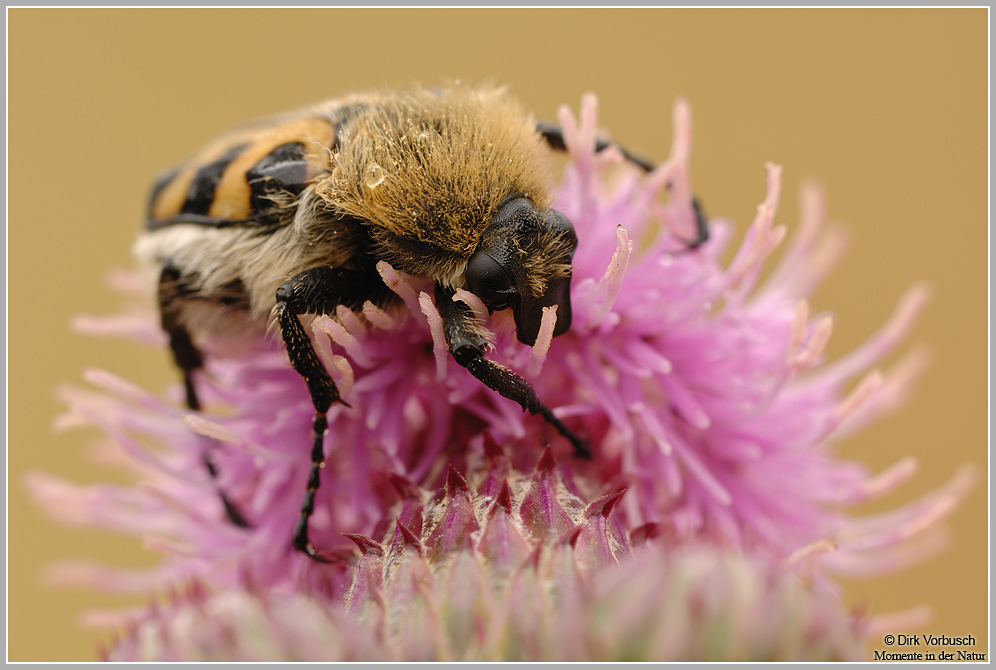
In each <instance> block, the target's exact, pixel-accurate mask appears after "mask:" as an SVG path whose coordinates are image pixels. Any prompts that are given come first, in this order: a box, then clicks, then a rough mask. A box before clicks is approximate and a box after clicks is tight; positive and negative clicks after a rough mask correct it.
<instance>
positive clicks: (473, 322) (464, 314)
mask: <svg viewBox="0 0 996 670" xmlns="http://www.w3.org/2000/svg"><path fill="white" fill-rule="evenodd" d="M454 293H455V292H454V291H453V289H450V288H444V287H442V286H440V285H439V284H437V285H436V304H437V305H438V307H439V312H440V315H441V316H442V318H443V329H444V331H445V334H446V345H447V347H449V350H450V354H451V355H452V356H453V359H454V360H455V361H456V362H457V363H459V364H460V365H462V366H463V367H465V368H467V371H468V372H470V374H472V375H474V377H476V378H477V379H478V380H480V381H481V383H483V384H484V385H485V386H487V387H488V388H489V389H491V390H492V391H497V392H498V393H500V394H501V395H502V396H504V397H506V398H508V399H509V400H514V401H515V402H517V403H519V405H521V406H522V409H523V411H528V412H529V413H530V414H534V415H535V414H538V415H540V416H541V417H543V419H544V420H545V421H546V422H547V423H549V424H550V425H551V426H553V427H554V428H556V429H557V432H558V433H560V434H561V435H563V436H564V437H566V438H567V439H568V440H569V441H570V443H571V445H572V446H573V447H574V454H575V455H576V456H578V457H580V458H591V450H590V449H589V448H588V444H587V443H586V442H585V441H584V440H582V439H581V438H580V437H578V436H577V435H575V434H574V432H573V431H572V430H571V429H570V428H568V427H567V426H566V425H565V424H564V422H563V421H561V420H560V419H559V418H557V417H556V416H555V415H554V413H553V411H552V410H551V409H550V408H549V407H547V406H546V405H544V404H543V403H542V402H541V401H540V399H539V398H538V397H537V395H536V391H535V390H533V387H532V385H531V384H530V383H529V382H528V381H526V380H525V379H524V378H522V377H520V376H519V375H517V374H515V373H514V372H512V371H511V370H509V369H508V368H506V367H504V366H502V365H499V364H498V363H495V362H494V361H492V360H489V359H487V358H485V357H484V349H485V347H486V346H487V344H488V340H487V338H486V337H485V336H484V333H483V332H481V326H480V324H479V323H478V321H477V317H476V316H475V315H474V312H473V310H472V309H471V308H470V307H469V306H467V305H466V304H464V303H463V302H457V301H454V300H453V295H454Z"/></svg>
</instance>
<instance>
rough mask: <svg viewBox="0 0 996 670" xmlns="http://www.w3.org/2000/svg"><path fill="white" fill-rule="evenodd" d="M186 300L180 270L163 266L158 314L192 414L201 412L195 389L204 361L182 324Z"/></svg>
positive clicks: (172, 266) (160, 275) (171, 266)
mask: <svg viewBox="0 0 996 670" xmlns="http://www.w3.org/2000/svg"><path fill="white" fill-rule="evenodd" d="M183 299H184V288H183V282H182V281H181V279H180V270H179V268H177V267H176V266H175V265H174V264H173V262H172V261H169V260H167V261H165V262H164V263H163V269H162V272H161V273H160V274H159V313H160V315H161V318H162V327H163V330H164V331H166V334H167V335H168V336H169V348H170V350H171V351H172V352H173V360H175V361H176V365H177V367H178V368H180V371H181V372H182V373H183V385H184V386H185V387H186V392H187V407H189V408H190V409H192V410H195V411H196V410H199V409H200V408H201V403H200V400H198V398H197V391H196V389H194V380H193V372H194V370H198V369H200V368H201V367H202V366H203V365H204V357H203V356H202V355H201V352H200V351H198V349H197V347H196V346H195V345H194V342H193V340H192V339H191V338H190V332H189V331H188V330H187V329H186V327H184V325H183V324H182V323H180V312H181V309H182V304H183Z"/></svg>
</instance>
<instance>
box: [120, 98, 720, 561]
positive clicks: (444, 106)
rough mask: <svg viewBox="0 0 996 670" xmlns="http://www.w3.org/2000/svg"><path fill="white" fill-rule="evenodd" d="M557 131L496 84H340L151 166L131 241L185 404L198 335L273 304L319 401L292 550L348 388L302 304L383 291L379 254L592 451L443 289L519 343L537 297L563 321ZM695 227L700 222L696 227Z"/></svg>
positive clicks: (236, 329)
mask: <svg viewBox="0 0 996 670" xmlns="http://www.w3.org/2000/svg"><path fill="white" fill-rule="evenodd" d="M606 146H607V143H605V142H602V141H600V142H599V146H598V148H599V149H603V148H605V147H606ZM551 148H554V149H563V148H564V140H563V135H562V133H561V131H560V129H559V128H557V127H556V126H552V125H548V124H540V123H537V122H536V121H535V120H533V118H532V117H531V116H530V115H529V114H528V113H527V112H526V111H525V110H524V109H523V107H522V106H521V105H520V104H519V103H518V102H517V101H516V100H514V99H513V98H511V97H510V96H508V95H507V94H506V92H505V91H504V89H500V88H490V87H483V88H468V87H462V86H453V87H449V88H442V89H424V88H416V89H413V90H410V91H407V92H379V93H370V94H363V95H352V96H347V97H343V98H338V99H334V100H330V101H327V102H324V103H320V104H318V105H315V106H313V107H310V108H307V109H304V110H301V111H298V112H294V113H290V114H286V115H282V116H278V117H275V118H272V119H268V120H265V121H262V122H259V123H256V124H253V125H250V126H246V127H244V128H241V129H238V130H235V131H232V132H230V133H228V134H225V135H223V136H221V137H220V138H218V139H217V140H215V141H214V142H212V143H210V144H208V145H207V146H206V147H205V148H204V149H203V150H202V151H201V152H200V153H198V154H196V155H195V156H194V157H193V158H192V159H191V160H189V161H188V162H186V163H184V164H183V165H181V166H180V167H179V168H177V169H175V170H173V171H171V172H169V173H167V174H165V175H164V176H162V177H161V178H160V179H159V180H157V182H156V183H155V185H154V187H153V189H152V194H151V198H150V201H149V208H148V218H147V222H146V226H145V231H144V232H143V234H142V235H141V237H140V238H139V240H138V242H137V243H136V247H135V251H136V255H137V257H138V258H139V260H140V261H141V262H142V263H144V264H145V265H146V267H149V268H154V270H155V272H157V273H158V276H159V302H160V307H161V312H162V326H163V328H164V330H165V331H166V333H167V334H168V335H169V342H170V347H171V349H172V351H173V354H174V357H175V360H176V363H177V365H178V366H179V367H180V369H181V370H182V372H183V377H184V382H185V384H186V397H187V404H188V405H189V407H190V408H192V409H198V408H199V400H198V395H197V391H196V386H195V383H194V382H195V377H196V375H197V372H198V370H199V369H200V368H201V366H202V364H203V355H202V353H201V351H202V350H204V349H207V350H208V351H211V346H210V342H219V341H223V342H226V346H231V345H232V344H233V343H235V344H237V343H238V342H239V341H240V340H245V339H246V338H247V336H248V338H250V339H251V338H254V337H258V336H259V335H260V334H262V333H264V332H265V331H266V329H267V326H268V324H269V323H271V322H275V323H276V324H277V326H278V327H279V330H280V334H281V336H282V338H283V341H284V343H285V344H286V347H287V352H288V355H289V358H290V362H291V364H292V365H293V367H294V368H295V370H297V371H298V373H300V375H301V376H302V377H303V378H304V381H305V382H306V383H307V386H308V390H309V392H310V395H311V399H312V401H313V404H314V408H315V418H314V422H313V443H312V450H311V462H312V468H311V476H310V477H309V482H308V490H307V492H306V494H305V499H304V502H303V504H302V507H301V515H300V518H299V520H298V523H297V526H296V528H295V530H294V533H293V539H292V545H293V547H294V548H296V549H297V550H300V551H303V552H305V553H307V555H309V556H311V557H312V558H316V559H318V560H321V559H320V558H319V556H318V555H317V554H316V553H315V550H314V548H313V547H312V546H311V543H310V542H309V540H308V520H309V518H310V516H311V513H312V511H313V508H314V499H315V492H316V490H317V489H318V486H319V473H320V471H321V466H322V463H323V461H324V454H323V448H322V444H323V437H324V434H325V431H326V430H327V428H328V423H327V421H326V412H327V410H328V408H329V407H330V405H331V404H332V403H335V402H343V401H342V400H341V399H340V397H339V393H338V390H337V389H336V386H335V383H334V382H333V381H332V379H331V378H330V377H329V375H328V373H327V372H326V370H325V368H324V367H323V365H322V363H321V361H320V360H319V358H318V356H317V355H316V354H315V351H314V349H313V347H312V343H311V340H310V339H309V337H308V335H307V331H306V330H305V328H304V326H303V324H302V322H301V319H302V317H308V316H313V315H318V314H329V313H331V314H335V311H336V308H337V307H338V306H339V305H343V306H345V307H347V308H350V309H359V308H361V307H362V306H363V304H364V302H365V301H368V300H369V301H371V302H372V303H373V304H374V305H377V306H378V307H382V308H391V307H392V306H393V303H394V302H395V301H396V296H395V295H394V293H393V292H392V291H391V290H389V289H388V287H387V286H386V285H385V284H384V281H383V280H382V278H381V276H380V275H379V274H378V272H377V270H376V264H377V262H378V261H380V260H385V261H387V262H389V263H390V264H391V265H392V266H393V267H394V268H395V269H396V270H399V271H402V272H406V273H409V274H412V275H417V276H421V277H426V278H429V279H431V280H434V281H435V299H436V304H437V307H438V308H439V310H440V314H441V316H442V318H443V321H444V330H445V334H446V341H447V345H448V346H449V350H450V353H451V355H452V356H453V358H454V359H455V360H456V361H457V362H458V363H459V364H460V365H462V366H464V367H465V368H467V370H469V371H470V373H471V374H472V375H474V376H475V377H476V378H477V379H479V380H480V381H481V382H483V383H484V384H485V385H486V386H488V387H489V388H491V389H493V390H495V391H497V392H498V393H500V394H501V395H503V396H505V397H506V398H510V399H512V400H514V401H516V402H518V403H519V404H520V405H521V406H522V408H523V410H528V411H529V412H531V413H532V414H539V415H540V416H541V417H542V418H543V419H545V420H546V421H547V422H549V423H550V424H551V425H552V426H554V427H555V428H556V429H557V430H558V431H559V432H560V433H561V434H562V435H563V436H564V437H566V438H567V439H568V440H570V442H571V443H572V445H573V446H574V449H575V452H576V453H577V454H578V455H580V456H588V455H589V453H588V449H587V446H586V445H585V443H584V442H583V441H582V440H581V439H580V438H579V437H578V436H577V435H575V434H574V433H573V432H572V431H571V430H570V429H569V428H568V427H567V426H566V425H564V423H563V422H561V421H560V420H559V419H558V418H557V417H555V416H554V415H553V413H552V412H551V411H550V409H549V408H548V407H547V406H546V405H544V404H543V403H542V402H541V401H540V400H539V398H537V396H536V394H535V393H534V391H533V389H532V387H531V386H530V384H529V383H528V382H527V381H526V380H525V379H523V378H522V377H520V376H519V375H517V374H515V373H514V372H512V371H510V370H508V369H506V368H504V367H502V366H500V365H498V364H496V363H494V362H492V361H490V360H489V359H487V358H485V356H484V350H485V347H486V345H487V333H486V332H484V331H483V330H482V329H483V326H482V325H481V324H479V323H478V321H477V320H476V319H475V318H474V314H473V312H472V311H471V310H470V308H469V307H467V306H466V305H465V303H463V302H458V301H454V300H453V299H452V298H453V296H454V294H455V291H456V289H458V288H465V289H467V290H469V291H470V292H472V293H474V294H475V295H476V296H477V297H478V298H480V299H481V301H482V302H483V303H484V304H485V305H486V306H487V307H488V309H489V310H492V311H494V310H504V309H511V310H512V313H513V317H514V321H515V326H516V335H517V337H518V339H519V340H520V341H521V342H523V343H525V344H528V345H532V344H534V343H535V341H536V338H537V335H538V333H539V329H540V322H541V319H542V315H543V308H544V307H551V306H556V307H557V311H556V317H557V319H556V326H555V330H554V334H555V335H560V334H563V333H565V332H567V330H568V329H569V328H570V323H571V303H570V281H571V259H572V257H573V255H574V250H575V248H576V247H577V237H576V235H575V232H574V228H573V226H572V225H571V222H570V221H568V220H567V218H566V217H565V216H564V215H563V214H561V213H560V212H558V211H557V210H555V209H553V208H552V207H551V204H552V202H551V196H550V176H549V174H550V168H549V151H550V149H551ZM623 153H624V155H626V157H627V158H629V159H630V160H632V161H634V162H635V163H637V164H639V165H641V166H642V167H644V168H645V169H650V167H651V166H650V165H648V164H647V163H645V162H643V161H640V160H639V159H635V158H633V157H632V156H630V155H629V154H627V153H625V152H623ZM704 231H705V228H704V225H701V224H700V235H699V237H700V238H701V239H699V240H696V242H695V243H694V244H697V243H700V242H701V241H703V240H704V236H705V235H704ZM206 463H207V467H208V470H209V471H210V472H211V473H212V474H215V470H214V466H213V465H212V463H211V462H210V459H207V458H206ZM222 500H223V502H224V503H225V506H226V509H227V511H228V515H229V517H230V518H231V519H232V520H233V521H234V522H235V523H238V524H242V525H248V523H247V522H246V520H245V519H243V518H242V516H241V515H240V514H239V512H238V510H237V509H236V508H235V506H233V505H231V504H230V503H229V501H228V500H227V498H225V496H224V494H222Z"/></svg>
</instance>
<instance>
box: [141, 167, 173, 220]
mask: <svg viewBox="0 0 996 670" xmlns="http://www.w3.org/2000/svg"><path fill="white" fill-rule="evenodd" d="M178 174H180V169H179V168H172V169H170V170H164V171H163V172H161V173H159V175H158V176H157V177H156V180H155V181H154V182H152V191H151V192H150V193H149V205H148V208H147V209H146V212H145V216H146V218H149V219H151V218H152V211H153V210H154V209H155V207H156V199H157V198H158V197H159V194H160V193H162V192H163V189H164V188H166V186H167V185H169V183H170V182H172V181H173V179H174V178H176V175H178Z"/></svg>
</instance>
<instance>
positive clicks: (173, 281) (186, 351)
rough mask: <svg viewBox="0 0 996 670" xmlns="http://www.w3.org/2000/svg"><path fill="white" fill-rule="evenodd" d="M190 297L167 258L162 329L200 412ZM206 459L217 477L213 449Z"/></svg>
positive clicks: (200, 361)
mask: <svg viewBox="0 0 996 670" xmlns="http://www.w3.org/2000/svg"><path fill="white" fill-rule="evenodd" d="M187 297H188V296H187V295H186V291H185V289H184V284H183V281H182V279H181V275H180V269H179V268H178V267H177V266H176V265H174V264H173V262H172V261H170V260H167V261H165V262H164V263H163V269H162V272H161V273H160V274H159V313H160V315H161V319H162V328H163V330H164V331H166V334H167V335H168V336H169V348H170V350H171V351H172V352H173V360H175V361H176V365H177V367H178V368H180V371H181V372H182V373H183V385H184V387H185V389H186V401H187V407H189V408H190V409H192V410H194V411H195V412H196V411H198V410H199V409H200V408H201V403H200V399H199V398H198V397H197V389H196V388H195V387H194V378H193V377H194V370H199V369H201V367H203V365H204V357H203V355H202V354H201V352H200V351H199V350H198V349H197V346H196V345H195V344H194V341H193V339H191V337H190V331H188V330H187V328H186V327H185V326H184V325H183V324H182V323H181V322H180V313H181V310H182V307H183V301H184V300H185V299H186V298H187ZM202 459H203V461H204V467H205V468H206V469H207V471H208V474H209V475H210V476H211V479H217V478H218V468H217V466H216V465H215V463H214V459H213V458H212V455H211V452H210V449H207V450H205V451H204V454H203V455H202ZM218 497H220V498H221V504H222V505H223V506H224V507H225V515H226V516H227V517H228V519H229V520H230V521H231V522H232V523H233V524H235V525H236V526H238V527H239V528H249V527H250V524H249V522H248V521H246V518H245V517H244V516H242V513H241V512H239V509H238V507H236V506H235V504H234V503H232V501H231V500H229V499H228V496H227V495H225V492H224V491H222V490H221V489H218Z"/></svg>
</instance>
